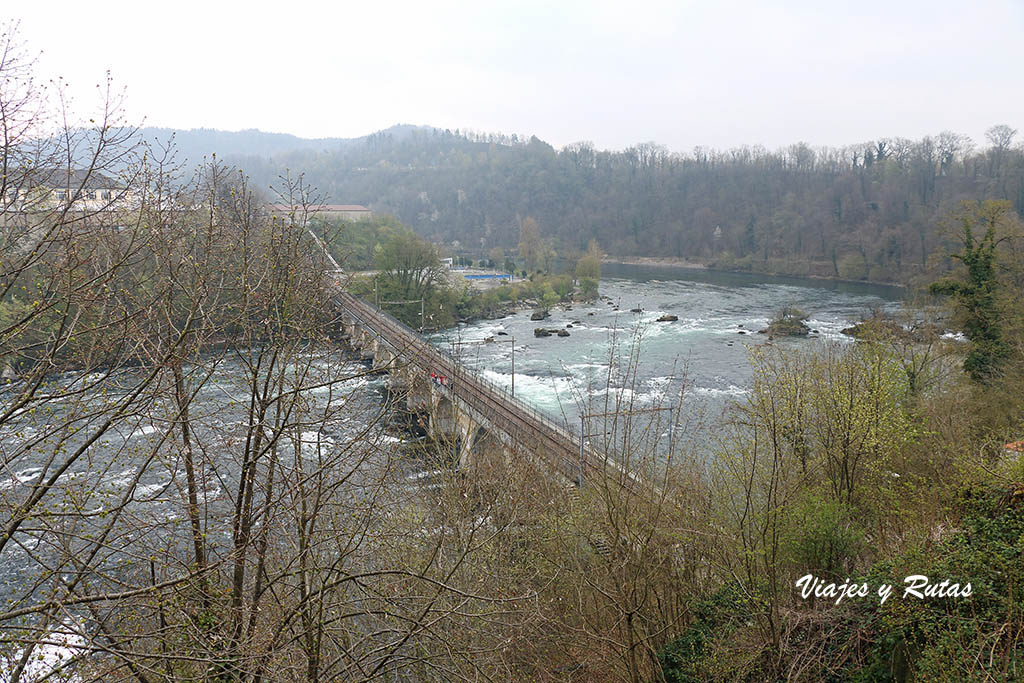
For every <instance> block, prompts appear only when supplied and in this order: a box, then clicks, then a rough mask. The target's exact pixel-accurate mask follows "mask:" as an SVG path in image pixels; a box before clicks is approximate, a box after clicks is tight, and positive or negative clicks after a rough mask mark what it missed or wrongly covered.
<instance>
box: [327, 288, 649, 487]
mask: <svg viewBox="0 0 1024 683" xmlns="http://www.w3.org/2000/svg"><path fill="white" fill-rule="evenodd" d="M332 300H333V302H334V304H335V306H336V307H337V309H338V311H339V312H340V314H341V328H342V332H343V335H344V336H345V337H346V338H347V339H348V341H349V344H351V346H352V347H353V348H354V349H356V350H357V351H359V352H360V354H361V355H362V356H363V358H365V359H368V360H370V359H372V364H373V367H374V368H377V369H380V370H384V371H387V372H388V374H389V376H390V382H391V388H392V390H394V391H399V392H401V393H404V395H405V397H406V403H407V407H408V408H409V410H411V411H413V412H417V413H421V414H424V413H425V414H428V415H429V424H428V425H427V428H428V433H430V434H431V435H432V436H434V437H436V438H441V439H447V440H451V441H452V442H453V443H454V444H455V448H456V453H457V454H458V459H459V464H460V465H463V466H465V465H468V464H469V463H470V461H471V458H472V456H473V453H474V448H475V446H476V445H477V444H479V443H480V442H481V441H482V440H483V439H485V438H488V437H489V438H490V439H491V440H492V441H494V442H497V443H499V444H501V445H502V446H503V447H505V448H506V449H508V450H510V451H514V450H516V449H524V450H528V451H529V452H531V453H534V454H536V455H537V456H539V457H541V458H543V459H544V460H545V461H546V462H547V464H548V465H549V466H550V468H551V469H552V470H554V472H556V473H557V474H559V475H561V476H562V477H564V478H565V479H566V480H568V481H570V482H574V483H576V484H581V483H582V482H583V481H585V480H587V479H588V478H590V477H593V476H603V477H608V476H612V477H613V479H614V480H615V481H617V482H618V483H619V484H620V485H623V486H630V485H631V484H633V483H635V479H634V477H633V476H632V475H630V474H629V473H627V472H625V471H623V470H622V469H620V468H619V467H618V466H617V465H616V464H615V463H613V462H610V461H609V459H608V458H606V457H605V456H604V455H601V454H599V453H597V452H595V451H594V450H592V449H591V448H590V446H589V445H587V444H586V443H585V442H584V441H583V439H582V436H581V437H579V438H577V437H574V436H573V435H572V434H570V433H569V431H568V430H566V429H565V428H564V427H562V426H561V425H558V424H556V423H555V422H554V421H553V420H551V419H550V418H548V417H547V416H545V415H543V414H542V413H540V412H539V411H537V410H536V409H534V408H532V407H530V406H528V405H526V404H525V403H523V402H522V401H519V400H517V399H516V398H514V397H513V396H512V395H511V394H510V393H509V392H508V390H507V389H506V388H504V387H501V386H499V385H497V384H495V383H493V382H491V381H489V380H487V379H486V378H484V377H483V376H481V375H480V374H479V373H476V372H474V371H472V370H470V369H469V368H467V367H465V366H464V365H463V364H462V363H460V362H459V361H458V360H457V359H456V358H454V357H452V356H451V355H449V354H447V353H444V352H443V351H441V350H440V349H438V348H437V347H435V346H434V345H433V344H431V343H429V342H428V341H426V340H425V339H423V337H422V336H420V335H419V334H418V333H417V332H416V331H414V330H413V329H411V328H410V327H408V326H406V325H404V324H403V323H401V322H399V321H398V320H396V319H395V318H394V317H392V316H390V315H388V314H387V313H386V312H384V311H381V310H380V309H378V308H376V307H375V306H373V305H371V304H369V303H367V302H365V301H363V300H362V299H359V298H358V297H356V296H353V295H352V294H350V293H348V292H345V291H343V290H342V289H341V288H340V283H339V284H338V285H336V287H335V288H334V293H333V295H332Z"/></svg>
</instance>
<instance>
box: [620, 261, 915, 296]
mask: <svg viewBox="0 0 1024 683" xmlns="http://www.w3.org/2000/svg"><path fill="white" fill-rule="evenodd" d="M601 262H602V263H609V264H615V265H623V266H651V267H655V268H685V269H689V270H702V271H707V272H711V273H743V274H747V275H763V276H765V277H779V278H794V279H803V278H806V279H808V280H820V281H823V282H836V283H843V284H853V285H873V286H877V287H896V288H898V289H904V290H906V289H910V285H907V284H906V283H903V282H894V281H891V280H860V279H852V278H841V277H834V276H831V275H820V274H816V273H806V274H799V275H798V274H793V273H777V272H770V271H766V270H757V269H749V268H723V267H721V266H717V265H708V264H706V263H698V262H696V261H690V260H687V259H681V258H673V257H662V256H627V257H622V258H618V257H606V258H603V259H601Z"/></svg>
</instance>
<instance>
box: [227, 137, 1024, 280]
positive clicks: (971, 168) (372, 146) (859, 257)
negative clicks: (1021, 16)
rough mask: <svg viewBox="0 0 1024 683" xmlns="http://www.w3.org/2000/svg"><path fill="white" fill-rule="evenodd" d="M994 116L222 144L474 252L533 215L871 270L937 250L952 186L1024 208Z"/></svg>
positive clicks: (572, 226)
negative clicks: (655, 139) (858, 140)
mask: <svg viewBox="0 0 1024 683" xmlns="http://www.w3.org/2000/svg"><path fill="white" fill-rule="evenodd" d="M1015 132H1016V131H1015V130H1014V129H1012V128H1010V127H1008V126H994V127H993V128H992V129H990V130H989V132H988V134H987V136H986V138H987V139H986V140H985V141H984V142H983V143H980V144H975V143H974V142H972V141H971V140H970V139H968V138H967V137H965V136H962V135H959V134H956V133H951V132H943V133H939V134H938V135H935V136H932V137H926V138H924V139H921V140H909V139H903V138H888V139H882V140H876V141H871V142H866V143H863V144H856V145H850V146H846V147H841V148H812V147H809V146H808V145H806V144H802V143H801V144H794V145H792V146H790V147H788V148H785V149H780V150H775V151H769V150H766V149H764V148H761V147H743V148H738V149H731V150H727V151H718V150H711V149H702V148H696V149H694V150H693V151H692V152H687V153H675V152H670V151H668V150H667V149H666V148H664V147H662V146H659V145H657V144H653V143H645V144H640V145H636V146H634V147H630V148H628V149H626V150H623V151H599V150H597V149H595V148H594V147H593V146H592V145H590V144H587V143H577V144H572V145H568V146H566V147H565V148H564V149H561V150H555V149H554V148H552V146H551V145H549V144H547V143H545V142H543V141H541V140H539V139H537V138H536V137H532V138H529V139H521V138H517V137H516V136H503V135H475V134H474V135H465V134H459V133H458V131H456V132H450V131H441V130H437V129H426V130H423V129H420V130H415V129H411V130H409V129H407V130H403V131H402V134H401V135H396V134H394V133H392V132H389V131H382V132H381V133H377V134H374V135H370V136H368V137H366V138H364V139H361V140H359V141H358V142H355V143H353V144H349V145H345V146H341V147H337V148H333V149H323V148H321V149H315V150H310V149H295V150H292V151H288V152H283V153H277V154H274V155H272V156H255V155H233V156H231V157H229V160H230V161H233V162H234V163H237V164H239V165H240V166H242V167H243V168H245V170H246V171H247V172H248V173H249V174H250V175H251V176H252V177H253V179H254V180H255V181H257V182H258V183H259V184H264V185H266V184H271V183H272V182H273V181H274V179H275V178H276V177H277V176H278V175H279V174H280V173H281V172H282V171H283V170H284V169H285V168H289V169H291V170H292V172H293V173H295V172H298V171H302V172H304V173H305V176H306V178H307V180H308V181H309V182H310V183H311V184H313V185H315V186H317V187H318V188H320V190H321V191H322V192H323V193H324V194H325V195H326V197H327V198H328V199H330V200H331V201H334V202H343V203H359V204H366V205H368V206H370V207H371V208H373V209H374V210H376V211H380V212H389V213H393V214H395V215H396V216H397V217H398V218H399V219H400V220H402V221H404V222H406V223H408V224H409V225H411V226H412V227H414V228H415V229H416V230H417V231H418V232H419V233H421V234H422V235H424V236H426V237H428V238H431V239H434V240H436V241H439V242H452V241H453V240H459V242H460V243H461V244H462V245H463V246H464V247H467V248H471V249H477V248H479V249H480V252H481V254H483V253H486V251H487V250H488V249H490V248H492V247H494V246H499V247H507V248H511V247H515V246H516V244H517V243H518V240H519V221H518V218H517V217H525V216H531V217H533V218H535V219H536V220H537V222H538V223H539V225H540V229H541V234H542V236H544V237H546V238H548V239H550V240H551V241H552V243H553V246H554V248H555V249H557V250H558V251H559V252H561V253H569V252H572V251H575V250H582V249H583V248H585V246H586V244H587V242H588V240H589V239H591V238H592V237H596V238H597V239H598V241H599V243H600V245H601V247H602V248H603V249H604V250H605V251H606V252H608V253H610V254H612V255H617V256H632V255H642V256H662V257H677V258H684V259H691V260H697V261H703V262H711V263H716V264H718V265H720V266H727V267H735V268H750V269H753V270H758V271H764V272H779V273H792V274H814V275H824V276H839V277H845V278H867V279H872V280H908V279H910V278H912V277H913V276H914V275H915V274H916V273H918V272H920V271H921V269H922V267H923V266H924V265H925V264H926V262H927V261H928V259H929V258H931V257H933V256H935V255H936V254H940V253H944V252H945V245H944V244H943V243H942V240H943V235H944V234H945V233H944V232H943V230H944V228H943V220H942V219H943V217H944V216H946V215H948V214H949V213H950V212H951V211H952V210H953V209H954V208H955V207H956V205H957V204H958V203H959V202H960V201H961V200H977V199H987V198H1000V199H1007V200H1009V201H1011V202H1012V203H1013V205H1014V208H1015V209H1016V210H1017V211H1018V212H1020V211H1021V210H1022V208H1024V148H1022V146H1021V145H1019V144H1017V140H1016V138H1015Z"/></svg>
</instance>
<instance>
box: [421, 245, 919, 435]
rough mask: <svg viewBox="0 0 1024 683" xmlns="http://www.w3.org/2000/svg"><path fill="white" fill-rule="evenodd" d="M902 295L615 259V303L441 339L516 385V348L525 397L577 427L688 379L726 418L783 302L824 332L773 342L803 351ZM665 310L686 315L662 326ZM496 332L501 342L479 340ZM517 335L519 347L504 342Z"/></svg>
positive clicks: (668, 397)
mask: <svg viewBox="0 0 1024 683" xmlns="http://www.w3.org/2000/svg"><path fill="white" fill-rule="evenodd" d="M900 294H901V290H900V289H899V288H895V287H884V286H875V285H865V284H855V283H836V282H830V281H824V280H810V279H803V278H800V279H797V278H775V277H767V276H757V275H749V274H737V273H721V272H713V271H705V270H695V269H684V268H666V267H651V266H646V267H645V266H627V265H619V264H610V265H606V266H605V268H604V279H602V280H601V295H602V296H603V297H607V298H608V299H606V300H601V301H597V302H595V303H592V304H586V305H577V306H573V307H572V309H571V310H563V309H562V308H561V307H559V308H555V309H553V310H552V311H551V316H550V318H548V319H546V320H544V321H541V322H536V321H531V320H530V313H531V311H521V312H518V313H516V314H514V315H512V316H509V317H506V318H503V319H500V320H485V321H477V322H473V323H470V324H466V325H462V326H460V327H458V328H456V329H454V330H448V331H445V332H441V333H438V334H436V335H434V336H433V338H432V339H433V341H434V342H435V343H436V344H437V345H438V346H440V347H441V348H444V349H446V350H448V351H450V352H452V353H454V354H456V355H458V356H459V357H460V358H461V359H462V361H463V362H464V363H466V364H467V365H468V366H470V367H472V368H474V369H476V370H477V371H479V372H481V373H482V374H483V375H484V376H485V377H487V378H488V379H490V380H492V381H494V382H495V383H497V384H499V385H502V386H505V387H509V388H511V386H512V384H513V372H512V365H513V354H514V363H515V376H514V382H515V394H516V396H517V397H518V398H520V399H521V400H523V401H526V402H527V403H529V404H531V405H533V406H535V407H537V408H539V409H541V410H543V411H545V412H547V413H549V414H551V415H552V416H553V417H555V418H556V419H561V420H565V421H566V422H567V424H569V425H577V424H578V423H579V415H580V413H581V412H593V411H594V410H595V406H598V405H606V403H605V401H604V398H605V397H607V396H608V395H609V394H612V396H613V398H615V399H621V401H622V404H629V405H631V407H632V408H634V409H636V408H644V407H650V406H656V405H657V406H666V405H673V404H674V403H675V402H676V401H678V400H679V396H680V390H681V388H682V382H683V380H684V377H685V382H686V389H685V392H683V393H682V395H683V399H682V400H683V402H684V408H685V409H686V412H688V413H690V414H695V413H698V412H699V413H701V414H717V413H719V412H721V408H722V407H724V405H725V403H726V402H727V401H728V400H729V399H730V398H735V397H741V396H742V395H743V394H744V393H745V392H746V387H747V385H748V383H749V380H750V378H751V369H750V363H749V359H748V353H749V349H750V348H751V347H752V346H754V345H757V344H764V343H766V342H768V339H767V337H766V336H765V335H761V334H756V332H757V330H760V329H763V328H764V327H765V326H767V324H768V322H769V320H770V319H771V318H772V317H773V316H774V315H775V314H776V313H777V312H778V311H779V310H780V309H781V308H782V307H783V306H787V305H790V306H796V307H797V308H799V309H801V310H803V311H804V312H806V313H808V314H809V315H810V319H809V320H808V321H807V323H808V325H809V326H810V327H811V329H812V330H817V334H814V335H811V337H810V338H790V339H775V340H773V341H772V342H770V343H772V344H773V345H776V346H783V347H790V348H800V347H805V346H806V345H812V344H815V343H822V341H828V340H835V341H848V340H849V338H848V337H846V336H845V335H842V334H841V333H840V330H842V329H843V328H845V327H847V326H849V325H850V324H851V323H852V322H854V321H856V320H858V319H860V317H861V316H862V315H863V314H864V313H866V312H867V311H869V310H871V309H872V308H879V307H881V308H895V307H896V306H898V299H899V296H900ZM634 308H640V309H642V312H641V313H634V312H631V309H634ZM663 314H672V315H676V316H678V317H679V320H678V321H676V322H661V323H659V322H656V320H657V318H659V317H660V316H661V315H663ZM570 325H571V327H570ZM536 327H547V328H566V329H567V331H568V332H569V333H570V336H569V337H558V336H551V337H544V338H535V337H534V334H533V331H534V328H536ZM502 332H504V333H505V335H502V334H500V333H502ZM741 332H744V333H745V334H741ZM492 337H493V339H494V340H495V341H494V343H478V342H482V341H483V340H486V339H488V338H492ZM512 338H514V339H515V343H514V345H513V344H511V343H501V342H503V341H505V340H511V339H512ZM634 342H635V343H634ZM513 346H514V351H513ZM630 357H632V358H634V359H636V360H637V362H636V370H635V376H632V377H631V376H630V373H629V372H627V371H626V370H625V368H626V366H627V365H628V361H629V359H630ZM609 367H612V368H613V370H612V371H611V376H609ZM573 428H574V429H577V428H576V427H573Z"/></svg>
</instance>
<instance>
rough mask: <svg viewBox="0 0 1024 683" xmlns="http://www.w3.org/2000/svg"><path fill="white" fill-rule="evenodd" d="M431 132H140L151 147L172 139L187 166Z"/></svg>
mask: <svg viewBox="0 0 1024 683" xmlns="http://www.w3.org/2000/svg"><path fill="white" fill-rule="evenodd" d="M423 130H432V129H431V128H430V127H429V126H414V125H412V124H405V123H403V124H397V125H394V126H391V127H390V128H385V129H383V130H380V131H377V132H375V133H370V134H368V135H363V136H360V137H354V138H301V137H298V136H297V135H291V134H290V133H267V132H264V131H261V130H257V129H255V128H250V129H246V130H239V131H226V130H218V129H215V128H192V129H190V130H184V129H180V128H158V127H146V128H142V129H141V130H140V133H141V134H142V137H143V139H145V140H146V141H147V142H149V143H151V144H159V145H166V144H167V142H168V141H169V140H170V139H171V138H172V137H173V139H174V146H175V148H176V150H177V155H178V158H179V160H180V161H182V162H184V163H187V164H188V165H195V164H198V163H200V162H201V161H202V160H203V158H204V157H207V158H209V157H210V156H212V155H213V154H216V155H217V157H218V158H222V159H229V158H239V157H262V158H266V159H269V158H272V157H274V156H276V155H280V154H289V153H292V152H337V151H341V150H343V149H345V148H347V147H352V146H354V145H358V144H361V143H363V142H365V141H366V140H367V139H369V138H370V137H372V136H374V135H382V134H383V135H389V136H391V137H393V138H395V139H401V138H402V137H404V136H406V135H408V134H410V133H411V132H412V131H423Z"/></svg>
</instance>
